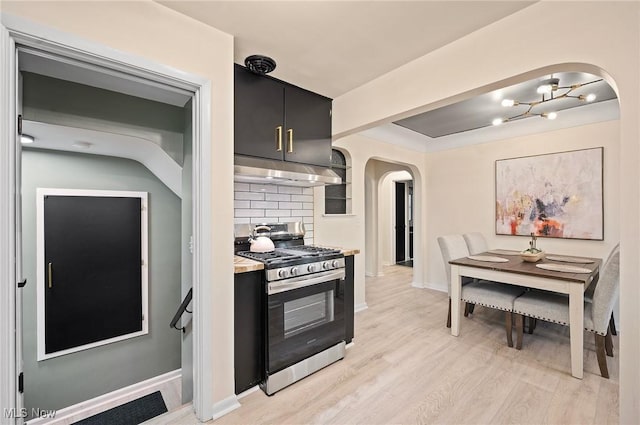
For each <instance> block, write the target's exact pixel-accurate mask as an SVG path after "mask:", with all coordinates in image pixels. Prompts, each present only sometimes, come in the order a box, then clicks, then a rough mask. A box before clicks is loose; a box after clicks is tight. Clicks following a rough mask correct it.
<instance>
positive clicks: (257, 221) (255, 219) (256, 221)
mask: <svg viewBox="0 0 640 425" xmlns="http://www.w3.org/2000/svg"><path fill="white" fill-rule="evenodd" d="M272 221H273V220H270V219H268V218H264V217H252V218H251V224H266V223H271V222H272Z"/></svg>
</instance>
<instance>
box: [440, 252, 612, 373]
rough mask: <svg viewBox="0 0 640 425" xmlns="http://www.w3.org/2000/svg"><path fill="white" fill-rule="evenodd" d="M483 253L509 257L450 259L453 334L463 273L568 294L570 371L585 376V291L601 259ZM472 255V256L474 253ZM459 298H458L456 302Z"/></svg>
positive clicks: (457, 329) (455, 333)
mask: <svg viewBox="0 0 640 425" xmlns="http://www.w3.org/2000/svg"><path fill="white" fill-rule="evenodd" d="M477 256H481V257H487V256H489V257H499V258H504V259H506V260H507V261H504V260H502V261H504V262H491V261H479V260H474V259H471V258H469V257H463V258H458V259H455V260H451V261H450V262H449V264H451V335H453V336H458V335H459V334H460V316H461V312H462V309H461V308H460V301H461V300H460V296H461V293H462V277H463V276H466V277H471V278H476V279H482V280H489V281H493V282H500V283H504V284H509V285H519V286H524V287H527V288H535V289H542V290H546V291H553V292H559V293H562V294H568V295H569V332H570V344H571V375H572V376H574V377H576V378H579V379H582V377H583V361H582V357H583V343H584V341H583V334H584V332H583V329H584V291H585V290H586V289H587V287H589V285H590V284H592V282H594V281H597V277H598V273H599V270H600V265H601V263H602V260H601V259H600V258H590V257H572V256H567V255H560V254H558V255H555V254H547V255H546V259H543V260H540V261H538V262H536V263H530V262H525V261H523V260H522V259H521V258H520V256H519V253H518V251H509V250H491V251H488V252H484V253H481V254H477ZM471 257H473V256H471ZM558 257H560V258H564V259H565V260H567V261H554V260H550V259H549V258H558ZM570 259H574V260H588V261H592V262H589V263H572V262H569V261H568V260H570ZM537 264H564V265H572V266H578V267H581V268H585V269H589V272H588V273H568V272H564V271H551V270H543V269H541V268H538V267H536V265H537ZM454 300H458V302H454Z"/></svg>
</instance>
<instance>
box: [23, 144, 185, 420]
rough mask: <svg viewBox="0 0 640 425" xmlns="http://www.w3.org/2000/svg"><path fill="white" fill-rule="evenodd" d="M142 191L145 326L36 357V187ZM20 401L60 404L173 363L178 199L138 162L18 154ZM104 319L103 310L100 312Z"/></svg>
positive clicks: (116, 386) (177, 346)
mask: <svg viewBox="0 0 640 425" xmlns="http://www.w3.org/2000/svg"><path fill="white" fill-rule="evenodd" d="M38 187H47V188H69V189H100V190H131V191H145V192H148V193H149V265H150V268H149V316H150V321H149V334H148V335H144V336H141V337H136V338H132V339H128V340H126V341H121V342H116V343H112V344H108V345H104V346H101V347H97V348H92V349H89V350H83V351H80V352H77V353H72V354H67V355H64V356H61V357H56V358H53V359H49V360H45V361H41V362H38V361H36V341H37V338H36V188H38ZM22 209H23V215H22V216H23V222H22V226H23V259H24V266H23V268H24V277H26V278H27V279H28V282H29V283H28V284H27V286H26V287H25V289H24V301H23V320H24V325H23V337H24V374H25V407H27V409H29V410H30V409H31V408H40V409H61V408H64V407H67V406H70V405H73V404H76V403H79V402H81V401H85V400H88V399H91V398H93V397H97V396H99V395H102V394H105V393H108V392H110V391H114V390H116V389H119V388H123V387H126V386H128V385H132V384H135V383H137V382H140V381H143V380H145V379H149V378H152V377H154V376H157V375H160V374H163V373H166V372H169V371H172V370H176V369H179V368H180V355H181V354H180V332H178V331H176V330H172V329H170V328H169V322H170V321H171V318H172V317H173V314H174V313H175V311H176V309H177V307H178V305H179V304H180V300H181V298H180V291H181V289H180V281H181V266H180V264H181V263H180V261H181V250H180V246H181V200H180V199H179V198H178V197H177V196H176V195H175V194H173V192H171V191H170V190H169V189H168V188H167V187H166V186H164V185H163V184H162V183H161V182H160V181H159V180H158V179H157V178H156V177H155V176H154V175H153V174H152V173H151V172H149V171H148V170H147V169H146V168H145V167H144V166H142V165H141V164H139V163H137V162H135V161H131V160H127V159H121V158H113V157H105V156H97V155H85V154H76V153H69V152H59V151H45V150H24V151H23V155H22ZM105 320H108V318H105Z"/></svg>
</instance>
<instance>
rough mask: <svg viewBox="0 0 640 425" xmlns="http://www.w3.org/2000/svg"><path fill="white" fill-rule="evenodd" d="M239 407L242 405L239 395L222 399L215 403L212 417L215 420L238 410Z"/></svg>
mask: <svg viewBox="0 0 640 425" xmlns="http://www.w3.org/2000/svg"><path fill="white" fill-rule="evenodd" d="M238 407H240V403H239V402H238V397H236V396H235V395H232V396H230V397H227V398H225V399H224V400H220V401H219V402H217V403H215V404H214V405H213V417H212V418H211V419H212V420H214V421H215V420H216V419H218V418H220V417H222V416H224V415H226V414H227V413H230V412H232V411H234V410H236V409H237V408H238Z"/></svg>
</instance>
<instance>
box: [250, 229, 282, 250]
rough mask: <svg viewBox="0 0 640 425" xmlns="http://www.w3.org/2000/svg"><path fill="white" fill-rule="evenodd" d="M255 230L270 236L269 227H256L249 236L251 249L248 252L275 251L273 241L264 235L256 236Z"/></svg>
mask: <svg viewBox="0 0 640 425" xmlns="http://www.w3.org/2000/svg"><path fill="white" fill-rule="evenodd" d="M257 230H266V231H267V232H269V236H271V227H269V226H256V227H255V228H254V229H253V232H252V234H251V236H249V243H251V247H250V248H249V250H250V251H251V252H272V251H274V250H275V249H276V247H275V245H274V244H273V241H272V240H271V238H269V237H268V236H264V234H259V235H258V234H257V232H256V231H257Z"/></svg>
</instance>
